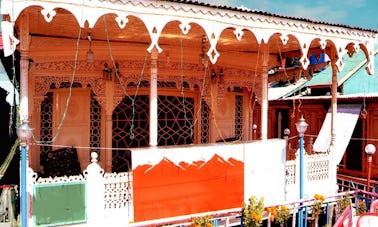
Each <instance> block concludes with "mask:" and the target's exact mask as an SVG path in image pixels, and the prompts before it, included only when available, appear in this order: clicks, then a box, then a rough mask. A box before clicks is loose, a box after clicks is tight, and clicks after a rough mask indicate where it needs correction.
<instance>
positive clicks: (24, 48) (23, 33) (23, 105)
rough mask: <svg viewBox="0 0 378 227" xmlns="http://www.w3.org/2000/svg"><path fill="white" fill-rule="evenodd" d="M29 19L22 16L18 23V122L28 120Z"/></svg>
mask: <svg viewBox="0 0 378 227" xmlns="http://www.w3.org/2000/svg"><path fill="white" fill-rule="evenodd" d="M29 43H30V36H29V17H28V16H27V15H22V17H21V23H20V52H21V53H20V54H21V60H20V120H21V121H23V120H29V101H28V90H29V89H28V84H29V83H28V77H29V75H28V74H29Z"/></svg>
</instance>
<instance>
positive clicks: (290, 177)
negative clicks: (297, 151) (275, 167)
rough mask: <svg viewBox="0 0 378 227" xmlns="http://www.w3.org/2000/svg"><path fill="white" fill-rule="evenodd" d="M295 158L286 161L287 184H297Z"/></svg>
mask: <svg viewBox="0 0 378 227" xmlns="http://www.w3.org/2000/svg"><path fill="white" fill-rule="evenodd" d="M295 171H296V168H295V160H289V161H287V162H286V184H287V185H291V184H295Z"/></svg>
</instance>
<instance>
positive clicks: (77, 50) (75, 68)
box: [30, 27, 82, 144]
mask: <svg viewBox="0 0 378 227" xmlns="http://www.w3.org/2000/svg"><path fill="white" fill-rule="evenodd" d="M81 32H82V29H81V27H80V29H79V34H78V36H77V40H76V51H75V59H74V68H73V71H72V77H71V82H70V86H69V90H68V96H67V99H66V105H65V108H64V112H63V115H62V118H61V119H60V122H59V124H58V126H57V129H56V133H55V135H54V137H53V138H52V139H51V140H50V141H38V140H37V138H36V137H35V135H34V133H33V131H32V130H31V131H30V133H31V135H32V138H33V140H34V141H35V142H36V143H38V144H50V143H53V142H54V141H55V140H56V138H57V137H58V136H59V134H60V132H61V129H62V126H63V122H64V120H65V119H66V117H67V112H68V108H69V105H70V102H71V97H72V87H73V83H74V81H75V75H76V70H77V64H78V56H79V46H80V39H81V38H80V37H81Z"/></svg>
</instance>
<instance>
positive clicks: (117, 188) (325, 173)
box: [28, 152, 336, 226]
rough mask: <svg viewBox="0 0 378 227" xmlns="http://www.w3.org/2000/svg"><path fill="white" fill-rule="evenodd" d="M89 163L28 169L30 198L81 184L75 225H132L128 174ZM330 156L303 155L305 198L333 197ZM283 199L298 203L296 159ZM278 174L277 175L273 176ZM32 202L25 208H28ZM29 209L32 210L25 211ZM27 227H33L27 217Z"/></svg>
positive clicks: (288, 170)
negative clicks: (74, 171) (62, 172)
mask: <svg viewBox="0 0 378 227" xmlns="http://www.w3.org/2000/svg"><path fill="white" fill-rule="evenodd" d="M91 155H92V160H91V164H89V165H88V167H87V169H86V170H85V171H84V172H83V175H78V176H70V177H55V178H37V174H36V173H35V172H33V171H31V169H29V170H30V171H29V172H30V173H29V176H30V177H31V180H30V181H28V182H29V185H28V186H29V188H28V192H29V194H30V195H31V196H30V198H34V194H33V193H34V187H36V186H41V185H48V184H54V183H75V182H81V183H84V184H85V185H86V190H85V191H86V192H85V193H86V211H85V212H86V220H85V221H84V222H83V223H76V224H75V226H96V225H100V226H106V225H108V226H128V225H130V224H129V223H133V221H134V220H133V217H134V213H133V212H134V209H133V176H132V171H130V172H125V173H105V172H104V170H103V169H102V168H101V167H100V166H99V165H98V164H97V153H95V152H94V153H92V154H91ZM330 163H331V162H330V155H329V154H314V155H305V179H304V180H305V182H304V191H305V198H312V196H313V195H314V194H316V193H318V194H323V195H325V196H327V195H330V194H334V193H335V191H333V189H334V187H333V185H332V183H333V179H332V177H333V176H331V174H330V170H331V166H330ZM284 171H286V183H285V184H286V198H285V202H286V203H290V202H294V201H298V195H299V159H298V158H297V159H296V160H290V161H286V169H285V170H284ZM277 174H278V173H277ZM335 177H336V176H335ZM32 201H33V199H30V201H29V205H30V207H32ZM29 210H32V209H29ZM29 217H30V218H29V226H35V225H34V223H33V219H32V218H31V215H29Z"/></svg>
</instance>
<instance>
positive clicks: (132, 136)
mask: <svg viewBox="0 0 378 227" xmlns="http://www.w3.org/2000/svg"><path fill="white" fill-rule="evenodd" d="M103 21H104V27H105V33H106V42H107V46H108V50H109V57H110V59H111V61H112V64H113V67H114V68H115V75H116V78H117V79H118V81H119V84H120V87H121V89H122V91H123V93H124V94H125V95H126V96H127V97H128V98H129V99H130V100H131V103H132V104H131V106H132V117H131V123H130V139H134V137H135V134H134V131H133V130H134V122H135V111H136V110H135V100H136V98H137V95H138V92H139V88H140V84H141V82H142V79H143V75H144V70H145V67H146V65H147V52H146V55H145V57H144V61H143V66H142V70H141V73H140V76H139V80H138V84H137V87H136V89H135V94H134V96H133V97H131V96H130V95H129V94H128V93H127V90H126V87H125V85H124V84H123V83H122V80H121V78H120V76H119V72H118V66H117V63H116V62H115V60H114V57H113V51H112V47H111V44H110V39H109V31H108V26H107V22H106V16H105V15H104V16H103ZM126 86H127V85H126Z"/></svg>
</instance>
